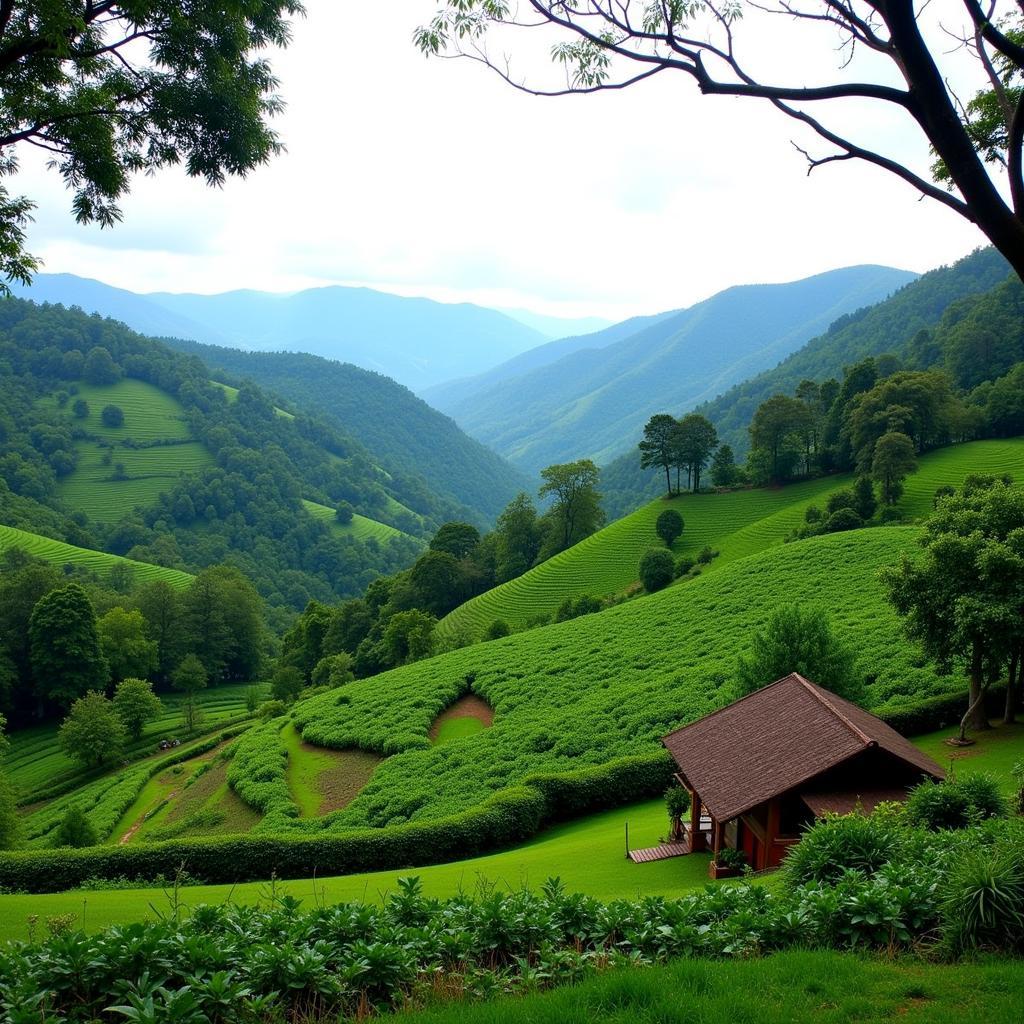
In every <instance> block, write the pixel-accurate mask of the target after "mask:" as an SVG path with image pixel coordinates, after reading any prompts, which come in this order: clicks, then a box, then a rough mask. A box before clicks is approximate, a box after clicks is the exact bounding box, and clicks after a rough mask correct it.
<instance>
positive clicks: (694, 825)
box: [690, 790, 707, 853]
mask: <svg viewBox="0 0 1024 1024" xmlns="http://www.w3.org/2000/svg"><path fill="white" fill-rule="evenodd" d="M691 793H692V799H691V800H690V853H700V852H701V851H702V850H705V849H707V845H706V844H705V842H704V834H703V833H702V832H701V830H700V814H701V802H700V796H699V794H698V793H697V791H696V790H691Z"/></svg>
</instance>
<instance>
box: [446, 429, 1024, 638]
mask: <svg viewBox="0 0 1024 1024" xmlns="http://www.w3.org/2000/svg"><path fill="white" fill-rule="evenodd" d="M975 472H978V473H995V474H1001V473H1010V474H1012V475H1014V476H1015V477H1016V478H1017V479H1018V480H1020V481H1024V438H1013V439H1011V440H1003V441H974V442H971V443H969V444H962V445H957V446H955V447H951V448H945V449H942V450H941V451H938V452H932V453H930V454H928V455H926V456H925V457H924V458H922V459H921V461H920V468H919V470H918V472H917V473H915V474H913V475H912V476H910V477H909V478H908V479H907V483H906V493H905V494H904V496H903V499H902V501H901V502H900V510H901V511H902V512H903V513H904V514H905V515H906V516H907V517H911V518H913V517H919V516H922V515H925V514H927V512H928V510H929V509H930V508H931V505H932V499H933V497H934V494H935V491H936V489H937V488H939V487H941V486H944V485H946V484H952V485H956V484H959V483H961V482H962V481H963V478H964V476H966V475H967V474H968V473H975ZM851 480H852V477H850V476H833V477H826V478H824V479H821V480H810V481H806V482H803V483H798V484H792V485H790V486H787V487H776V488H757V489H754V490H746V491H734V492H730V493H727V494H686V495H683V496H682V497H677V498H672V499H664V498H661V499H658V500H656V501H653V502H651V503H650V504H648V505H645V506H643V507H642V508H640V509H638V510H637V511H636V512H633V513H632V514H631V515H628V516H625V517H624V518H622V519H618V520H616V521H615V522H614V523H612V524H611V525H610V526H607V527H605V528H604V529H603V530H601V531H599V532H598V533H596V534H594V535H593V536H591V537H588V538H587V539H586V540H584V541H581V542H580V543H579V544H577V545H576V546H575V547H572V548H570V549H569V550H568V551H563V552H562V553H561V554H558V555H556V556H555V557H554V558H551V559H549V560H548V561H546V562H544V563H543V564H541V565H539V566H537V567H536V568H535V569H531V570H530V571H529V572H528V573H526V574H525V575H523V576H520V577H519V578H518V579H514V580H510V581H509V582H508V583H503V584H501V585H500V586H498V587H495V588H494V589H492V590H489V591H487V593H485V594H481V595H480V596H479V597H475V598H473V599H472V600H470V601H467V602H466V603H465V604H463V605H461V606H460V607H459V608H456V609H455V610H454V611H453V612H451V613H450V614H449V615H447V616H446V617H445V618H444V619H442V620H441V623H440V624H439V626H438V631H439V633H440V634H441V635H442V636H445V637H454V636H457V635H459V634H465V635H468V636H470V637H473V638H479V637H480V636H482V635H483V633H484V631H485V630H486V629H487V627H488V626H490V625H491V623H492V622H494V621H495V620H496V619H503V620H505V621H506V622H507V623H508V624H509V625H510V626H512V628H513V629H522V628H523V627H524V626H525V625H526V623H527V622H528V621H529V620H530V619H531V618H533V617H535V616H538V615H550V614H551V613H552V612H554V611H555V610H556V609H557V608H558V606H559V605H560V604H561V603H562V601H563V600H564V599H565V598H566V597H577V596H579V595H580V594H592V595H594V596H604V595H608V594H616V593H619V592H621V591H623V590H625V589H626V588H627V587H629V586H630V585H631V584H633V583H634V582H635V581H636V579H637V566H638V564H639V562H640V556H641V555H642V554H643V553H644V551H646V550H647V549H648V548H651V547H657V546H660V545H661V543H662V542H661V541H660V540H659V539H658V536H657V534H656V533H655V530H654V524H655V521H656V520H657V518H658V516H659V515H660V514H661V513H662V512H663V511H664V510H665V509H668V508H674V509H676V510H677V511H678V512H679V514H680V515H681V516H682V517H683V520H684V522H685V529H684V531H683V535H682V536H681V537H680V538H679V539H678V540H677V541H676V543H675V545H674V547H673V552H674V553H675V554H676V556H677V557H681V556H683V555H687V556H689V557H694V556H696V554H697V553H698V552H699V551H700V550H701V549H702V548H704V547H705V546H706V545H711V546H712V547H713V548H716V549H717V550H718V551H719V552H720V556H719V557H718V558H717V559H716V560H715V561H714V562H712V563H711V565H710V566H709V568H708V569H707V570H705V571H712V572H714V571H718V570H719V569H720V568H721V567H722V566H724V565H727V564H728V563H729V562H732V561H734V560H736V559H738V558H744V557H746V556H748V555H752V554H755V553H757V552H759V551H763V550H764V549H765V548H768V547H771V546H773V545H776V544H781V543H782V542H783V540H784V538H785V537H786V536H787V534H789V533H790V532H791V531H792V530H793V529H794V528H795V527H797V526H799V525H800V524H801V523H802V522H803V517H804V512H805V511H806V509H807V507H808V506H809V505H819V506H821V507H824V504H825V501H826V499H827V497H828V495H829V494H830V493H831V492H832V491H835V490H839V489H840V488H842V487H846V486H848V485H849V484H850V482H851Z"/></svg>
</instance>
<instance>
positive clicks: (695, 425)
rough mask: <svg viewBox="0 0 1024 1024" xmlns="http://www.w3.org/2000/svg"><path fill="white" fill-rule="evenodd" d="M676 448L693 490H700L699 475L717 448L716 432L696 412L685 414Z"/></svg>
mask: <svg viewBox="0 0 1024 1024" xmlns="http://www.w3.org/2000/svg"><path fill="white" fill-rule="evenodd" d="M676 446H677V449H678V458H679V460H680V462H681V464H682V465H683V466H685V467H686V470H687V474H688V476H689V479H690V484H691V486H692V487H693V490H694V491H698V490H700V475H701V473H702V472H704V467H705V466H706V465H707V464H708V460H709V459H710V458H711V453H712V452H713V451H714V450H715V449H716V448H717V447H718V431H717V430H715V427H714V424H713V423H712V422H711V420H709V419H708V418H707V417H706V416H701V415H700V414H699V413H696V412H691V413H687V415H685V416H684V417H683V418H682V419H681V420H680V421H679V432H678V437H677V441H676Z"/></svg>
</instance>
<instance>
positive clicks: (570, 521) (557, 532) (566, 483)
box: [540, 459, 604, 556]
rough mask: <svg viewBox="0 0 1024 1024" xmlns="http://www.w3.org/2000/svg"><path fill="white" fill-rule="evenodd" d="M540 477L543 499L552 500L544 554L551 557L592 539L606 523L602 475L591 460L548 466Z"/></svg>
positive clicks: (547, 516)
mask: <svg viewBox="0 0 1024 1024" xmlns="http://www.w3.org/2000/svg"><path fill="white" fill-rule="evenodd" d="M540 475H541V478H542V479H543V480H544V483H543V484H542V485H541V488H540V497H542V498H546V497H548V496H549V495H550V496H551V498H552V503H551V508H550V509H549V510H548V511H547V513H546V514H545V516H544V518H545V521H546V523H547V527H548V530H547V540H546V541H545V544H544V550H543V551H542V555H548V556H550V555H554V554H557V553H558V552H559V551H564V550H565V549H566V548H568V547H572V545H573V544H577V543H578V542H579V541H581V540H583V539H584V537H589V536H590V535H591V534H592V533H593V532H594V531H595V530H596V529H597V528H598V527H599V526H600V525H601V524H602V523H603V522H604V513H603V512H602V511H601V495H600V494H599V493H598V491H597V482H598V478H599V476H600V471H599V470H598V468H597V466H595V465H594V463H593V462H591V461H590V459H580V460H579V461H578V462H566V463H562V464H560V465H554V466H548V467H547V468H546V469H542V470H541V471H540Z"/></svg>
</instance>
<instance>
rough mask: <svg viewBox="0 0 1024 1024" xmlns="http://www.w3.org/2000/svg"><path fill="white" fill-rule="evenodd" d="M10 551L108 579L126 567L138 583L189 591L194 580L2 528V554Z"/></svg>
mask: <svg viewBox="0 0 1024 1024" xmlns="http://www.w3.org/2000/svg"><path fill="white" fill-rule="evenodd" d="M9 548H20V549H21V550H23V551H27V552H28V553H29V554H30V555H32V556H33V557H34V558H41V559H42V560H43V561H45V562H51V563H52V564H53V565H57V566H64V565H74V566H79V567H81V568H83V569H88V570H89V571H90V572H94V573H96V574H97V575H98V576H99V577H101V578H105V577H106V576H108V575H109V574H110V570H111V569H112V568H113V567H114V566H115V565H126V566H128V567H130V568H131V570H132V573H133V574H134V578H135V581H136V582H137V583H146V582H149V581H150V580H156V579H162V580H167V582H168V583H170V584H171V585H172V586H175V587H187V586H188V585H189V584H190V583H191V582H192V579H193V577H192V576H191V575H189V573H187V572H181V571H180V570H178V569H168V568H165V567H164V566H162V565H151V564H150V563H149V562H136V561H135V560H134V559H132V558H122V557H121V556H120V555H108V554H107V553H106V552H105V551H93V550H91V549H90V548H79V547H76V546H75V545H74V544H65V543H64V541H61V540H51V539H50V538H49V537H41V536H39V534H37V533H28V532H27V531H26V530H18V529H16V528H15V527H13V526H2V525H0V552H3V551H6V550H8V549H9Z"/></svg>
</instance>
